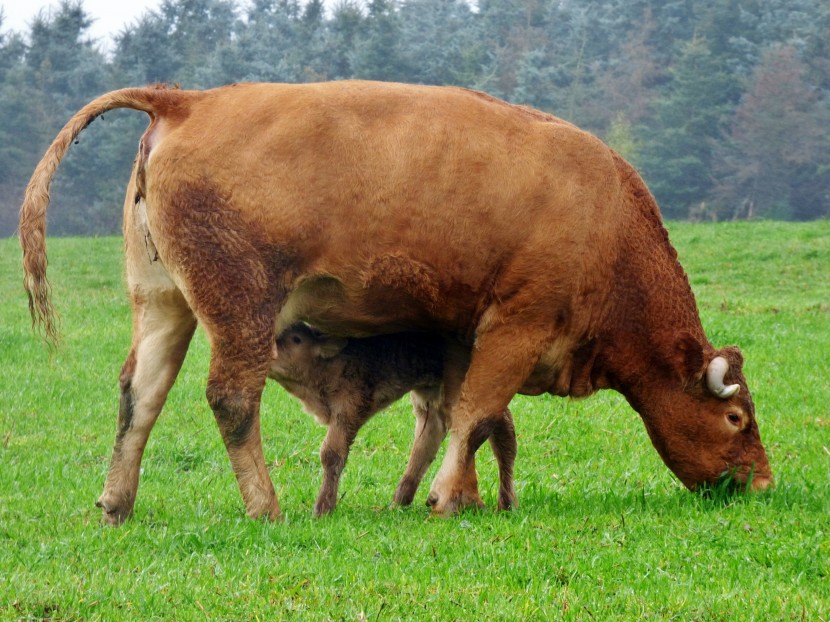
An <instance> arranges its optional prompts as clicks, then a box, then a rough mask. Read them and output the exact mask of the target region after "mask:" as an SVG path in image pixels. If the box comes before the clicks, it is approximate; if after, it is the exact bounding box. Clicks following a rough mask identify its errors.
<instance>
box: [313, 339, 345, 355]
mask: <svg viewBox="0 0 830 622" xmlns="http://www.w3.org/2000/svg"><path fill="white" fill-rule="evenodd" d="M345 347H346V340H345V339H341V338H340V337H324V338H323V339H322V340H321V341H320V342H319V343H318V344H317V346H316V348H317V356H319V357H320V358H323V359H330V358H334V357H335V356H337V355H338V354H340V352H341V351H342V350H343V348H345Z"/></svg>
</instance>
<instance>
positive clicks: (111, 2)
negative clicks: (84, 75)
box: [2, 0, 161, 47]
mask: <svg viewBox="0 0 830 622" xmlns="http://www.w3.org/2000/svg"><path fill="white" fill-rule="evenodd" d="M59 4H60V3H59V1H58V0H51V1H50V0H2V6H3V15H4V16H5V17H4V19H3V26H2V29H3V31H4V32H5V31H9V30H16V31H18V32H28V30H29V25H30V24H31V23H32V20H33V19H34V17H35V15H37V13H38V11H40V10H43V11H49V10H52V11H55V10H57V7H58V6H59ZM83 4H84V8H85V9H86V11H87V13H89V14H90V15H91V16H92V17H93V18H94V19H95V21H94V22H93V23H92V28H91V29H90V35H91V36H92V37H93V38H95V39H100V40H101V43H103V44H104V47H109V46H108V45H107V43H108V41H107V40H108V39H109V38H110V36H111V35H114V34H116V33H118V31H120V30H121V28H122V26H124V25H125V24H129V23H131V22H133V21H134V20H135V19H137V18H138V17H139V16H140V15H141V14H143V13H144V12H145V11H147V10H149V9H155V8H158V6H159V5H160V4H161V0H84V2H83Z"/></svg>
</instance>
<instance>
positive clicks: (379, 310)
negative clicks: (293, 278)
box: [277, 274, 477, 337]
mask: <svg viewBox="0 0 830 622" xmlns="http://www.w3.org/2000/svg"><path fill="white" fill-rule="evenodd" d="M349 276H351V275H349ZM460 289H461V288H459V293H455V292H452V291H448V290H447V289H446V288H441V287H438V285H437V284H436V283H430V282H429V280H428V279H422V278H419V277H418V276H413V275H412V274H410V275H408V278H406V279H402V280H401V281H399V282H397V283H394V282H378V281H371V280H370V281H368V282H367V281H366V280H362V279H354V278H353V277H352V278H346V277H345V276H344V278H343V279H341V278H338V277H336V276H333V275H330V274H314V275H309V276H306V277H303V278H301V279H299V280H298V282H297V284H296V285H295V286H294V287H293V288H292V289H291V290H290V292H289V294H288V297H287V299H286V301H285V304H284V305H283V307H282V310H281V311H280V314H279V317H278V318H277V332H278V333H279V332H281V331H282V330H284V329H285V328H287V327H289V326H291V325H292V324H294V323H296V322H306V323H308V324H311V325H312V326H314V327H315V328H318V329H319V330H321V331H322V332H324V333H326V334H328V335H333V336H338V337H370V336H374V335H381V334H391V333H398V332H405V331H413V330H415V331H418V330H423V331H432V332H444V333H446V332H453V333H467V332H470V331H471V330H474V328H475V320H476V316H477V304H476V297H475V296H473V295H470V292H469V291H468V292H466V294H467V295H466V296H465V295H461V292H460Z"/></svg>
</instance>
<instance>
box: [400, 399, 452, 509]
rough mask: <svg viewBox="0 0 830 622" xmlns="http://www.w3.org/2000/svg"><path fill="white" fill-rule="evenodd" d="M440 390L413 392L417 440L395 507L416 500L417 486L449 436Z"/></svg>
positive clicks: (402, 479)
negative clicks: (442, 443)
mask: <svg viewBox="0 0 830 622" xmlns="http://www.w3.org/2000/svg"><path fill="white" fill-rule="evenodd" d="M442 402H443V395H442V391H441V390H440V389H433V390H429V391H413V392H412V409H413V410H414V412H415V440H414V441H413V443H412V451H411V453H410V456H409V462H408V463H407V465H406V471H404V474H403V477H401V481H400V482H399V483H398V487H397V488H396V489H395V497H394V499H395V503H397V504H400V505H409V504H410V503H412V500H413V499H414V498H415V493H416V492H417V491H418V486H419V485H420V484H421V480H422V479H423V477H424V474H425V473H426V471H427V469H428V468H429V465H431V464H432V461H433V460H435V455H436V454H437V453H438V448H439V447H441V442H442V441H443V440H444V437H445V436H446V435H447V421H446V417H445V414H444V408H443V404H442Z"/></svg>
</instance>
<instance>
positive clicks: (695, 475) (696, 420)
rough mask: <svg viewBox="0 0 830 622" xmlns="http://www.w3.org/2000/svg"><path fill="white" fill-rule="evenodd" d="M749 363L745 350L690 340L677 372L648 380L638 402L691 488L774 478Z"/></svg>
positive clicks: (751, 484) (679, 352) (752, 485)
mask: <svg viewBox="0 0 830 622" xmlns="http://www.w3.org/2000/svg"><path fill="white" fill-rule="evenodd" d="M742 365H743V357H742V355H741V352H740V350H738V348H735V347H728V348H723V349H721V350H718V351H714V352H709V353H708V354H707V353H705V352H704V350H703V348H702V346H701V345H700V344H699V343H698V342H697V341H696V340H693V339H686V338H683V339H681V340H680V342H679V345H678V347H677V349H676V356H674V359H673V360H672V361H671V365H670V367H671V368H672V369H670V370H666V371H669V372H670V373H668V374H666V373H663V374H660V373H658V374H655V376H656V377H660V383H659V384H655V383H645V385H644V391H643V393H642V398H643V399H638V400H636V401H637V402H638V403H637V404H635V408H637V410H638V412H640V414H641V415H642V417H643V420H644V422H645V424H646V428H647V429H648V432H649V436H650V437H651V440H652V442H653V443H654V446H655V447H656V448H657V451H658V452H659V453H660V456H661V457H662V458H663V461H664V462H665V463H666V465H667V466H668V467H669V468H670V469H671V470H672V472H673V473H674V474H675V475H676V476H677V477H678V478H679V479H680V481H681V482H683V484H684V485H686V486H687V487H688V488H690V489H691V490H697V489H700V488H705V487H707V486H717V485H719V484H721V483H723V482H724V481H725V480H726V481H729V482H730V483H731V485H732V486H733V487H737V488H739V489H746V488H747V486H748V488H749V489H751V490H763V489H765V488H767V487H768V486H769V485H770V484H771V483H772V471H771V470H770V465H769V461H768V460H767V455H766V452H765V451H764V446H763V445H762V444H761V436H760V433H759V431H758V425H757V423H756V421H755V406H754V404H753V403H752V396H751V395H750V393H749V389H748V388H747V386H746V380H745V379H744V375H743V372H742V369H741V368H742ZM647 385H651V386H650V387H648V386H647ZM646 387H647V388H646Z"/></svg>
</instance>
